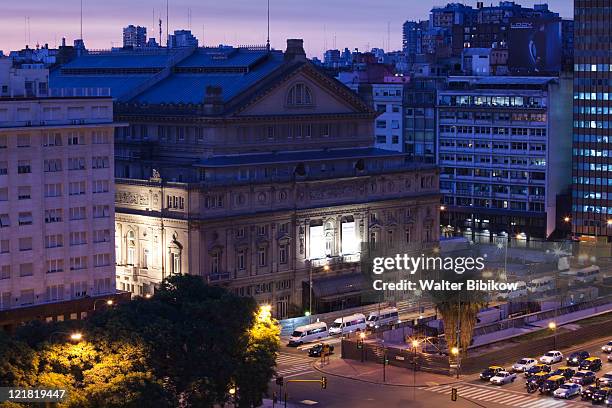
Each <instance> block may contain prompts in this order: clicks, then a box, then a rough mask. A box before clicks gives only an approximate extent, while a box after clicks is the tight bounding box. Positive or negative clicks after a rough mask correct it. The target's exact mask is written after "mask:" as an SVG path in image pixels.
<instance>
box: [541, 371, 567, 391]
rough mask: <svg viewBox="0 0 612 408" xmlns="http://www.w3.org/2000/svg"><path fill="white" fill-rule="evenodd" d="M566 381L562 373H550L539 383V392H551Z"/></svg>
mask: <svg viewBox="0 0 612 408" xmlns="http://www.w3.org/2000/svg"><path fill="white" fill-rule="evenodd" d="M566 382H567V379H566V378H565V377H564V376H562V375H552V376H550V377H548V378H547V379H546V380H545V381H544V382H542V384H540V393H542V394H552V393H553V392H554V391H555V390H556V389H557V388H559V387H560V386H562V385H563V384H565V383H566Z"/></svg>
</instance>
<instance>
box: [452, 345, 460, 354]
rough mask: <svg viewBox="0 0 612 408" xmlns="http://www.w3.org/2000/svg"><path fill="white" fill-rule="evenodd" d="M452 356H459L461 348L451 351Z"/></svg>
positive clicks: (454, 348)
mask: <svg viewBox="0 0 612 408" xmlns="http://www.w3.org/2000/svg"><path fill="white" fill-rule="evenodd" d="M451 354H452V355H453V356H456V355H458V354H459V348H457V347H453V348H452V349H451Z"/></svg>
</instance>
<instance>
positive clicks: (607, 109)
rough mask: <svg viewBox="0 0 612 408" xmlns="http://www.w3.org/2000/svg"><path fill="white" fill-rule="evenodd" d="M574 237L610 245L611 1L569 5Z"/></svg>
mask: <svg viewBox="0 0 612 408" xmlns="http://www.w3.org/2000/svg"><path fill="white" fill-rule="evenodd" d="M574 6H575V8H574V28H575V32H574V137H573V174H572V176H573V180H572V181H573V216H572V226H573V231H574V233H576V234H578V235H581V236H591V237H600V238H599V239H601V240H603V241H604V242H605V241H607V242H611V241H612V177H611V176H610V174H611V173H610V172H612V150H611V144H612V122H611V118H612V41H610V27H611V26H612V0H576V1H575V2H574Z"/></svg>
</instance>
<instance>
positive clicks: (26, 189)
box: [17, 186, 32, 200]
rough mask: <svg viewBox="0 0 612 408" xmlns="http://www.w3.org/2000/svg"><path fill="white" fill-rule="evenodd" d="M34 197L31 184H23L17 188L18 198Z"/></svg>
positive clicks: (27, 198)
mask: <svg viewBox="0 0 612 408" xmlns="http://www.w3.org/2000/svg"><path fill="white" fill-rule="evenodd" d="M30 198H32V189H31V188H30V186H21V187H19V188H18V189H17V199H18V200H29V199H30Z"/></svg>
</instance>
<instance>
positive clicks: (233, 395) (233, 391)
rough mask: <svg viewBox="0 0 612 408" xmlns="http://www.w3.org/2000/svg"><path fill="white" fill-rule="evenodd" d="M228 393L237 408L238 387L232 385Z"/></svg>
mask: <svg viewBox="0 0 612 408" xmlns="http://www.w3.org/2000/svg"><path fill="white" fill-rule="evenodd" d="M227 392H228V393H229V395H230V398H231V399H232V404H233V405H234V406H236V387H235V386H233V385H232V386H231V387H230V389H229V390H228V391H227Z"/></svg>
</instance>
